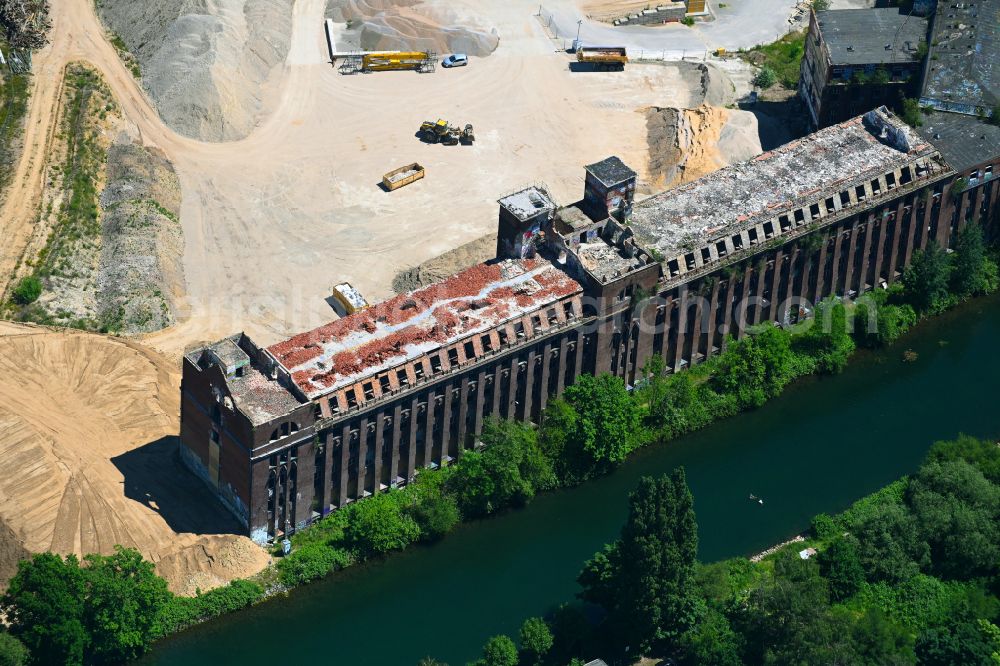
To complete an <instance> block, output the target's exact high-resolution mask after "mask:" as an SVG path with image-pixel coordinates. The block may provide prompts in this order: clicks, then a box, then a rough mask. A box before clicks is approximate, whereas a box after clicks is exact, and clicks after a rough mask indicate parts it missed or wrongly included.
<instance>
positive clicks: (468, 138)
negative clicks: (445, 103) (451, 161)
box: [418, 118, 476, 146]
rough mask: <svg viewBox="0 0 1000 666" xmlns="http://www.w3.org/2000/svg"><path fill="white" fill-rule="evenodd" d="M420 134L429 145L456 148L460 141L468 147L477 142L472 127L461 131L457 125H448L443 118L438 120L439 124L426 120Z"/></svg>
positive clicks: (468, 126) (466, 127) (421, 126)
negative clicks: (439, 144) (441, 144)
mask: <svg viewBox="0 0 1000 666" xmlns="http://www.w3.org/2000/svg"><path fill="white" fill-rule="evenodd" d="M418 134H419V136H420V139H421V140H423V141H426V142H427V143H443V144H444V145H446V146H454V145H456V144H457V143H458V142H460V141H461V142H462V143H463V144H464V145H467V146H468V145H471V144H472V142H473V141H475V140H476V135H475V133H474V132H473V130H472V125H466V126H465V129H459V128H458V127H456V126H455V125H450V124H448V121H447V120H444V119H443V118H438V120H437V122H432V121H430V120H425V121H424V122H423V123H421V125H420V130H419V132H418Z"/></svg>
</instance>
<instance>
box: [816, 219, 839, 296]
mask: <svg viewBox="0 0 1000 666" xmlns="http://www.w3.org/2000/svg"><path fill="white" fill-rule="evenodd" d="M831 228H832V229H834V230H836V228H837V227H836V226H833V227H831ZM815 233H818V234H821V235H822V236H823V245H821V246H820V248H819V259H818V260H817V262H816V289H815V291H814V292H813V298H812V300H813V303H819V302H820V301H821V300H823V297H824V296H826V291H825V289H826V253H827V248H828V247H829V245H830V233H829V231H817V232H815Z"/></svg>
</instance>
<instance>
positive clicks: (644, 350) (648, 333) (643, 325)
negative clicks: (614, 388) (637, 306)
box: [632, 299, 656, 384]
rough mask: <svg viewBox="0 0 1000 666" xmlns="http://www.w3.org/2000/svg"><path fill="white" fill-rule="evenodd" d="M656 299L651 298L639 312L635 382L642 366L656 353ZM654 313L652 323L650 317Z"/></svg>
mask: <svg viewBox="0 0 1000 666" xmlns="http://www.w3.org/2000/svg"><path fill="white" fill-rule="evenodd" d="M654 303H655V301H654V300H652V299H650V300H648V301H646V303H645V304H644V305H643V307H642V311H641V312H640V313H639V339H638V340H636V341H635V344H636V345H637V348H636V356H635V372H634V373H633V375H632V383H633V384H635V381H636V377H637V376H638V375H639V374H640V371H641V369H642V366H644V365H645V364H646V361H647V360H649V359H650V358H651V357H652V356H653V354H654V353H656V352H654V351H653V336H654V335H656V333H655V331H656V306H655V305H654ZM650 315H652V323H650V320H649V317H650Z"/></svg>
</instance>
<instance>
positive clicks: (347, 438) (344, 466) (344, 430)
mask: <svg viewBox="0 0 1000 666" xmlns="http://www.w3.org/2000/svg"><path fill="white" fill-rule="evenodd" d="M350 462H351V424H350V423H344V425H343V426H342V427H341V429H340V495H339V497H338V498H337V507H338V508H340V507H343V506H344V505H346V504H347V484H348V481H349V474H350V470H349V469H348V465H350Z"/></svg>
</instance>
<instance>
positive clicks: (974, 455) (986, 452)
mask: <svg viewBox="0 0 1000 666" xmlns="http://www.w3.org/2000/svg"><path fill="white" fill-rule="evenodd" d="M953 460H964V461H966V462H967V463H969V464H970V465H972V466H973V467H975V468H976V469H978V470H979V471H980V472H982V473H983V476H985V477H986V478H987V479H989V480H990V481H991V482H992V483H995V484H1000V446H997V445H996V443H995V442H993V441H991V440H988V439H978V438H976V437H971V436H969V435H965V434H960V435H959V436H958V438H957V439H954V440H950V441H945V442H935V443H934V446H932V447H931V450H930V452H929V453H928V454H927V462H948V461H953Z"/></svg>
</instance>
